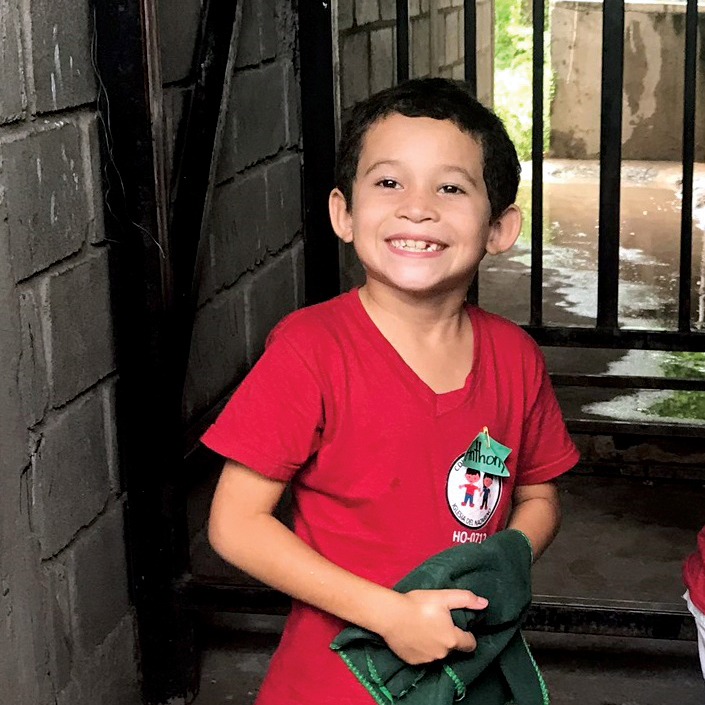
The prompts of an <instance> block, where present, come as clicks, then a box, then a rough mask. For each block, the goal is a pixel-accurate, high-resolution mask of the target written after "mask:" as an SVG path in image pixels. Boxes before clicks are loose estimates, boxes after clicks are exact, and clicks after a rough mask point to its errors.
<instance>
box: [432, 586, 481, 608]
mask: <svg viewBox="0 0 705 705" xmlns="http://www.w3.org/2000/svg"><path fill="white" fill-rule="evenodd" d="M443 592H444V593H445V595H444V597H445V599H446V607H448V609H451V610H455V609H461V608H465V609H470V610H481V609H484V608H485V607H487V605H488V602H487V599H486V598H484V597H479V596H477V595H476V594H475V593H474V592H470V591H469V590H444V591H443Z"/></svg>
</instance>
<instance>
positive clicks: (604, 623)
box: [524, 595, 696, 641]
mask: <svg viewBox="0 0 705 705" xmlns="http://www.w3.org/2000/svg"><path fill="white" fill-rule="evenodd" d="M524 629H527V630H534V631H549V632H564V633H570V634H594V635H604V636H626V637H644V638H648V639H671V640H681V641H692V640H694V639H695V638H696V631H695V621H694V620H693V618H692V616H691V615H690V613H689V612H687V611H686V610H684V609H683V608H682V607H680V605H678V606H676V605H670V604H653V603H648V602H636V601H634V602H631V601H628V602H627V601H617V600H585V599H582V598H581V599H579V600H577V599H572V598H559V597H553V596H547V595H536V596H535V597H534V601H533V604H532V605H531V609H530V610H529V614H528V615H527V619H526V621H525V622H524Z"/></svg>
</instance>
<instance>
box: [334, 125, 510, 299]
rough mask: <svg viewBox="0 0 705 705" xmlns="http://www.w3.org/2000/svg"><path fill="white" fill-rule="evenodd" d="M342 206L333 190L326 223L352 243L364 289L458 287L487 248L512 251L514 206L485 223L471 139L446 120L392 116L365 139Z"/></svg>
mask: <svg viewBox="0 0 705 705" xmlns="http://www.w3.org/2000/svg"><path fill="white" fill-rule="evenodd" d="M347 206H348V204H346V203H345V199H344V198H343V196H342V194H341V193H340V192H339V191H337V190H334V191H333V193H332V194H331V199H330V210H331V221H332V223H333V227H334V229H335V231H336V233H337V234H338V236H339V237H340V238H341V239H342V240H344V241H345V242H352V243H353V244H354V246H355V250H356V252H357V255H358V257H359V259H360V261H361V262H362V265H363V266H364V268H365V271H366V273H367V285H368V286H378V285H381V286H384V287H385V288H389V287H391V288H393V289H395V290H398V291H405V292H407V293H421V292H426V293H441V292H447V291H451V290H452V291H456V290H463V291H465V290H466V289H467V287H468V285H469V283H470V281H471V279H472V277H473V276H474V274H475V271H476V270H477V266H478V265H479V263H480V260H481V259H482V257H483V256H484V255H485V253H486V252H490V253H493V254H496V253H499V252H503V251H505V250H506V249H508V248H509V247H511V245H512V244H513V242H514V240H515V238H516V235H517V234H518V230H519V228H518V226H519V224H520V217H519V213H518V211H517V210H516V207H513V206H510V208H509V209H508V210H507V211H505V213H504V214H502V215H501V216H500V217H499V218H498V219H497V220H495V222H494V223H492V224H490V213H491V209H490V203H489V200H488V196H487V188H486V186H485V181H484V177H483V155H482V148H481V146H480V145H479V144H478V142H477V141H476V140H475V139H474V138H473V137H471V136H470V135H468V134H467V133H465V132H462V131H461V130H460V129H459V128H458V127H456V126H455V124H453V123H452V122H450V121H449V120H435V119H432V118H426V117H418V118H417V117H414V118H410V117H406V116H403V115H400V114H398V113H393V114H392V115H389V116H388V117H385V118H383V119H381V120H379V121H377V122H376V123H374V124H373V125H372V126H371V127H370V128H369V130H368V132H367V134H366V135H365V137H364V140H363V143H362V150H361V153H360V159H359V162H358V166H357V173H356V176H355V181H354V183H353V197H352V207H351V208H350V209H348V208H347ZM515 231H516V232H515Z"/></svg>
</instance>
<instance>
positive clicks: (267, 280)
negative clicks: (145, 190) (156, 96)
mask: <svg viewBox="0 0 705 705" xmlns="http://www.w3.org/2000/svg"><path fill="white" fill-rule="evenodd" d="M185 1H186V0H185ZM189 1H190V2H191V4H192V5H197V4H198V3H197V0H189ZM172 14H173V13H172ZM170 46H171V49H167V48H166V47H165V57H164V67H165V74H166V76H168V77H169V78H172V79H178V77H179V76H180V73H179V70H177V69H179V67H181V68H180V71H181V72H183V71H184V70H187V69H188V66H184V64H183V60H182V57H181V56H180V51H179V49H180V47H179V44H178V42H176V41H174V42H172V43H171V45H170ZM297 62H298V56H297V50H296V16H295V14H294V10H293V8H292V5H291V3H288V2H286V1H285V0H281V1H280V0H245V2H244V5H243V18H242V30H241V33H240V38H239V44H238V52H237V61H236V70H235V74H234V77H233V80H232V86H231V99H230V104H229V106H228V110H227V116H226V127H225V134H224V140H223V145H222V149H221V153H220V155H219V162H218V171H217V176H216V184H215V192H214V196H213V204H212V211H211V216H210V225H209V228H208V236H207V241H206V242H205V243H204V248H203V250H202V252H201V264H200V270H199V274H198V276H199V282H200V284H199V307H198V313H197V317H196V324H195V329H194V337H193V344H192V347H191V358H190V365H189V372H188V378H187V382H186V389H185V393H184V415H185V417H186V419H187V420H195V419H196V418H197V417H198V415H199V414H200V413H201V412H203V411H204V410H206V409H207V408H209V407H210V406H212V405H213V404H214V403H216V402H218V401H219V400H220V399H222V398H223V397H224V396H225V395H228V394H229V393H230V392H231V391H232V389H233V387H234V385H235V383H236V382H238V381H239V380H240V379H241V378H242V376H243V375H244V374H245V372H246V371H247V369H249V367H250V366H251V365H252V364H253V363H254V362H255V360H256V359H257V357H259V354H260V353H261V351H262V349H263V348H264V341H265V338H266V336H267V333H268V332H269V330H270V329H271V328H272V327H273V326H274V324H275V323H276V322H277V321H278V320H279V319H280V318H282V316H284V315H285V314H286V313H289V312H291V311H293V310H294V309H295V308H298V307H299V306H301V305H302V304H303V239H302V235H303V223H302V205H301V203H302V191H301V146H300V142H301V128H300V117H299V113H300V98H299V84H298V63H297ZM180 91H181V88H180V87H179V86H178V85H175V86H174V88H173V89H169V93H170V94H171V95H173V96H174V97H178V94H179V92H180ZM172 102H177V103H178V101H177V100H175V101H172ZM172 122H175V121H174V120H172Z"/></svg>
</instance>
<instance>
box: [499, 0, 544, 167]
mask: <svg viewBox="0 0 705 705" xmlns="http://www.w3.org/2000/svg"><path fill="white" fill-rule="evenodd" d="M525 3H526V0H523V1H522V0H496V2H495V74H494V82H495V88H494V95H495V103H494V109H495V112H496V113H497V114H498V115H499V116H500V117H501V118H502V121H503V122H504V124H505V126H506V128H507V132H508V133H509V136H510V137H511V138H512V141H513V142H514V145H515V146H516V149H517V153H518V154H519V158H520V159H521V160H522V161H525V160H528V159H530V158H531V132H532V114H533V106H532V63H531V62H532V55H533V45H532V32H533V30H532V25H531V20H530V18H529V17H528V16H527V12H526V10H525V8H526V5H525ZM549 51H550V33H549V32H548V29H547V27H544V58H545V61H544V78H543V80H544V101H543V103H544V106H543V113H544V125H543V148H544V150H546V148H547V146H548V137H549V133H550V124H549V120H548V115H549V112H550V100H551V96H552V93H553V79H552V74H551V69H550V61H549V60H548V57H549V56H550V54H549Z"/></svg>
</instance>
